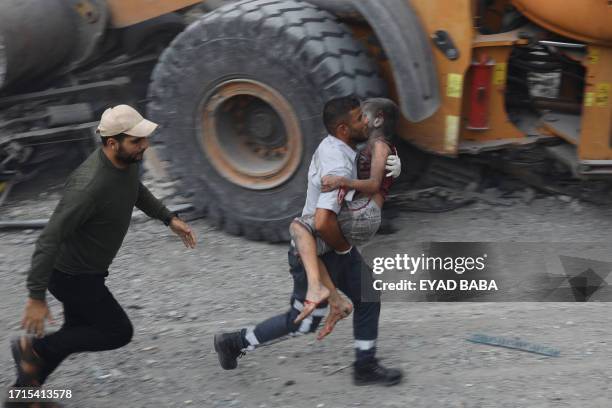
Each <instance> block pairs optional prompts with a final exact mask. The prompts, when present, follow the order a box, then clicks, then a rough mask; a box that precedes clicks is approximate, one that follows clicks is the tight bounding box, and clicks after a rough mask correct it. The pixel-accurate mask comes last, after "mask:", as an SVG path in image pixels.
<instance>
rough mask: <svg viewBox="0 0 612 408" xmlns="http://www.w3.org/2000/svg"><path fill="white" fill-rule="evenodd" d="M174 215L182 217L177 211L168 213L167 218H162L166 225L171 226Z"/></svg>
mask: <svg viewBox="0 0 612 408" xmlns="http://www.w3.org/2000/svg"><path fill="white" fill-rule="evenodd" d="M174 217H176V218H180V217H179V215H178V213H176V212H175V213H169V215H168V216H167V217H166V218H165V219H163V220H162V221H163V222H164V225H165V226H166V227H169V226H170V223H171V222H172V219H173V218H174Z"/></svg>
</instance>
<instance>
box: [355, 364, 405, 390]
mask: <svg viewBox="0 0 612 408" xmlns="http://www.w3.org/2000/svg"><path fill="white" fill-rule="evenodd" d="M353 370H354V371H353V382H354V383H355V385H372V384H382V385H386V386H391V385H396V384H399V383H400V382H401V381H402V372H401V371H400V370H398V369H395V368H385V367H383V366H382V365H380V364H379V363H378V360H377V359H375V358H373V359H371V360H369V361H366V362H357V363H355V364H354V365H353Z"/></svg>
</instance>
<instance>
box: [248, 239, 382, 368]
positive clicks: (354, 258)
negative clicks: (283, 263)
mask: <svg viewBox="0 0 612 408" xmlns="http://www.w3.org/2000/svg"><path fill="white" fill-rule="evenodd" d="M321 259H322V260H323V262H324V263H325V266H326V267H327V269H328V271H329V273H330V275H331V277H332V280H333V281H334V284H335V285H336V287H337V288H338V289H340V290H341V291H342V292H344V293H345V294H346V295H347V296H348V297H349V298H350V299H351V301H352V302H353V307H354V312H353V335H354V337H355V340H358V341H361V342H366V343H367V342H372V343H374V341H375V340H376V339H377V337H378V319H379V316H380V294H379V293H378V292H377V291H375V290H374V289H373V286H372V282H373V278H372V273H371V270H370V268H369V267H368V266H367V264H366V263H365V262H364V261H363V258H362V257H361V254H360V253H359V251H358V250H357V249H356V248H353V250H352V251H351V253H350V254H348V255H338V254H336V253H335V252H329V253H327V254H324V255H322V256H321ZM289 266H290V272H291V275H292V277H293V293H292V295H291V300H290V309H289V311H287V312H286V313H284V314H282V315H279V316H275V317H272V318H270V319H268V320H266V321H264V322H262V323H260V324H258V325H257V326H256V327H255V329H254V331H253V333H254V335H255V337H256V339H257V341H258V342H259V343H260V344H264V343H268V342H271V341H273V340H276V339H278V338H281V337H284V336H287V335H293V334H305V333H314V332H316V330H317V327H318V325H319V324H320V323H321V320H322V319H323V317H324V314H325V313H324V311H325V309H324V307H326V305H322V306H320V308H318V309H316V310H315V312H314V313H313V315H312V316H311V317H309V318H308V319H306V320H304V321H303V322H302V323H301V324H297V325H296V324H294V323H293V321H294V320H295V318H296V317H297V316H298V314H299V313H300V310H299V305H300V304H301V305H303V303H304V300H305V297H306V291H307V289H308V280H307V278H306V271H305V270H304V266H303V265H302V263H301V262H300V260H299V258H298V257H297V256H296V255H295V253H294V251H293V250H290V251H289ZM296 301H297V302H296ZM296 305H298V306H297V307H296ZM247 340H249V339H248V336H247ZM251 344H252V342H251ZM375 352H376V350H375V348H374V347H372V348H370V349H368V350H357V360H358V361H359V360H363V359H367V358H371V357H374V354H375Z"/></svg>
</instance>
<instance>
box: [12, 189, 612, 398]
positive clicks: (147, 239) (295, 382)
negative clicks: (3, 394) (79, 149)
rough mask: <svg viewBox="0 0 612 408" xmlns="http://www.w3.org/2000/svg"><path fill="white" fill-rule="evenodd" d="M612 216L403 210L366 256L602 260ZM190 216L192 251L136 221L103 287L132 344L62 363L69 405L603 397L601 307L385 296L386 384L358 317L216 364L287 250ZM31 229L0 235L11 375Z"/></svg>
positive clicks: (605, 339)
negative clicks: (527, 251)
mask: <svg viewBox="0 0 612 408" xmlns="http://www.w3.org/2000/svg"><path fill="white" fill-rule="evenodd" d="M57 186H58V183H55V184H52V185H51V186H50V187H49V188H46V189H45V193H43V194H42V195H40V194H33V193H32V190H33V189H35V188H34V187H32V188H30V187H28V188H24V189H17V190H16V191H15V194H13V195H12V196H11V200H10V201H9V202H8V203H7V204H6V205H5V206H4V207H3V208H2V209H0V217H2V218H12V217H27V218H39V217H43V216H46V215H48V214H49V212H50V211H51V209H52V208H53V205H54V201H55V200H57V197H58V196H57V191H56V190H57ZM162 187H163V185H162ZM39 191H40V190H39ZM158 194H160V195H164V189H163V188H161V189H160V190H159V191H158ZM611 220H612V210H610V209H608V208H601V207H593V206H590V205H587V204H580V203H576V202H573V203H567V202H565V201H562V200H559V199H557V198H554V197H552V198H540V199H536V200H535V201H533V202H532V203H531V204H530V205H527V204H524V203H517V205H515V206H513V207H507V208H506V207H493V206H489V205H484V204H475V205H472V206H469V207H466V208H462V209H459V210H456V211H453V212H448V213H443V214H422V213H402V214H400V216H399V217H398V218H397V219H396V225H397V226H398V228H399V231H398V232H397V233H395V234H392V235H385V236H378V237H376V238H375V240H374V241H373V242H372V243H371V244H369V245H368V246H367V248H365V249H364V253H365V254H366V257H367V258H369V259H371V258H372V257H375V256H389V255H392V254H394V253H405V252H406V251H408V250H409V249H410V248H413V247H414V246H415V245H417V244H418V243H421V242H428V241H482V242H502V243H503V242H532V243H542V242H562V243H565V245H566V247H568V248H572V247H575V249H576V251H577V252H581V251H582V248H584V247H585V245H587V243H588V248H590V250H592V251H594V253H596V254H597V256H598V257H599V259H602V260H606V259H605V257H606V254H609V253H610V251H609V243H610V242H611V238H612V236H611V235H612V232H611V231H612V228H610V227H612V225H611V224H612V221H611ZM192 225H193V227H194V229H195V231H196V233H197V235H198V237H199V239H200V242H199V246H198V248H197V249H196V250H193V251H190V250H186V249H184V248H183V247H182V246H181V244H180V242H179V241H178V239H177V238H175V237H174V236H173V235H172V234H171V233H170V232H169V231H168V230H167V229H166V228H165V227H164V226H163V225H161V223H158V222H154V221H145V222H134V223H133V225H132V227H131V228H130V231H129V233H128V236H127V238H126V240H125V243H124V245H123V248H122V249H121V251H120V253H119V255H118V257H117V258H116V260H115V262H114V263H113V265H112V267H111V273H110V277H109V279H108V281H107V283H108V286H109V287H110V288H111V290H112V291H113V293H114V294H115V296H116V298H117V299H118V300H119V302H120V303H121V304H122V305H123V306H124V307H125V308H126V310H127V312H128V314H129V316H130V318H131V319H132V321H133V323H134V326H135V336H134V340H133V341H132V343H131V344H129V345H128V346H126V347H124V348H122V349H120V350H117V351H112V352H103V353H90V354H80V355H76V356H72V357H71V358H70V359H69V360H68V361H66V362H65V363H64V364H63V365H62V366H61V367H60V368H59V369H58V370H57V372H56V373H55V374H54V375H53V376H52V377H51V379H50V381H49V383H48V385H47V388H49V389H71V390H72V391H73V395H74V397H73V398H72V399H71V400H67V401H65V403H66V405H67V406H68V407H87V408H89V407H151V406H154V407H183V406H195V407H318V408H322V407H328V408H335V407H415V408H419V407H440V408H446V407H464V408H467V407H470V408H471V407H509V408H510V407H572V408H573V407H609V406H610V402H609V401H611V400H612V391H611V389H612V387H610V384H611V382H612V368H610V367H611V364H610V362H611V361H612V351H611V350H612V348H610V347H608V345H609V343H610V342H612V340H610V338H611V334H612V325H611V324H610V315H609V314H608V311H609V308H608V304H607V303H582V304H576V303H414V302H413V303H406V302H384V303H383V311H382V316H381V324H380V329H381V333H380V341H379V355H380V357H381V358H382V359H383V363H384V364H386V365H389V366H395V367H400V368H402V369H403V370H404V372H405V375H406V378H405V381H404V382H403V383H402V384H401V385H399V386H396V387H393V388H382V387H355V386H353V385H352V384H351V381H350V379H351V377H350V373H351V369H350V367H347V366H348V365H349V364H350V363H351V362H352V357H353V350H352V336H351V333H352V332H351V324H350V322H342V323H341V324H340V325H339V327H338V328H337V329H336V331H335V332H334V333H333V335H332V336H331V337H330V338H328V339H326V340H325V341H323V342H318V341H316V340H315V339H314V337H301V338H295V339H292V340H290V341H285V342H282V343H279V344H277V345H275V346H273V347H269V348H262V349H259V350H257V351H256V352H253V353H248V355H247V356H246V357H245V358H243V359H242V360H240V364H239V369H238V370H235V371H223V370H221V369H220V367H219V366H218V362H217V357H216V355H215V353H214V351H213V348H212V337H213V335H214V333H215V332H217V331H219V330H230V329H237V328H240V327H243V326H245V325H249V324H253V323H256V322H257V321H259V320H260V319H262V318H265V317H268V316H270V315H272V314H275V313H278V312H281V311H284V310H285V308H286V307H287V304H288V296H289V293H290V285H291V280H290V278H289V275H288V273H287V261H286V247H285V246H284V245H270V244H265V243H254V242H249V241H246V240H244V239H242V238H236V237H232V236H229V235H227V234H224V233H222V232H219V231H216V230H214V229H212V228H210V227H209V226H208V225H207V224H206V223H205V221H203V220H198V221H194V222H193V223H192ZM37 235H38V232H37V231H20V232H7V231H4V232H0V254H2V256H1V257H0V299H2V312H0V328H1V330H0V344H3V345H4V347H0V384H2V386H9V385H10V384H11V382H12V381H13V376H14V370H13V362H12V360H11V357H10V352H9V349H8V340H9V338H10V337H11V336H13V335H15V334H17V333H18V326H19V321H20V318H21V312H22V308H23V305H24V301H25V296H26V292H25V288H24V280H25V274H26V273H27V270H28V267H29V261H30V256H31V254H32V250H33V243H34V242H35V240H36V237H37ZM51 307H52V311H53V314H54V315H55V317H56V318H58V320H61V308H60V305H59V304H58V303H57V302H56V301H54V300H53V301H52V302H51ZM55 328H57V324H56V325H55V326H51V327H49V330H53V329H55ZM472 333H486V334H490V335H496V336H504V337H520V338H521V339H523V340H526V341H530V342H533V343H537V344H543V345H548V346H551V347H554V348H557V349H559V350H560V351H561V356H560V357H558V358H550V357H544V356H539V355H536V354H530V353H525V352H521V351H516V350H509V349H502V348H495V347H491V346H485V345H477V344H473V343H470V342H467V341H466V340H465V339H466V338H467V337H468V336H469V335H470V334H472Z"/></svg>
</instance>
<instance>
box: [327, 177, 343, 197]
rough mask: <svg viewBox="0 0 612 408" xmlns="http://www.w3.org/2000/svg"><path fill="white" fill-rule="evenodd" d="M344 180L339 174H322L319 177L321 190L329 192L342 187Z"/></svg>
mask: <svg viewBox="0 0 612 408" xmlns="http://www.w3.org/2000/svg"><path fill="white" fill-rule="evenodd" d="M344 181H345V180H344V177H340V176H323V177H322V178H321V192H322V193H329V192H330V191H334V190H337V189H339V188H343V187H345V186H344V184H345V183H344Z"/></svg>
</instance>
